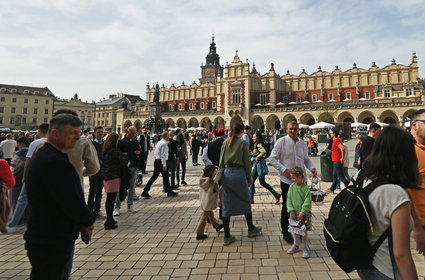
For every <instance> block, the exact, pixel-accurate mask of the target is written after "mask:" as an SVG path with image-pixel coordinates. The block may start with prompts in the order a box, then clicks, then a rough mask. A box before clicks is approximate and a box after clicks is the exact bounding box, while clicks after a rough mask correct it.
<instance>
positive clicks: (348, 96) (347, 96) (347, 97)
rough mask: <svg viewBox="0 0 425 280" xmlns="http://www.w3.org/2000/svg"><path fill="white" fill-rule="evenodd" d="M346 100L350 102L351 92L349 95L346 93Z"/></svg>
mask: <svg viewBox="0 0 425 280" xmlns="http://www.w3.org/2000/svg"><path fill="white" fill-rule="evenodd" d="M345 99H348V100H350V99H351V92H347V93H346V97H345Z"/></svg>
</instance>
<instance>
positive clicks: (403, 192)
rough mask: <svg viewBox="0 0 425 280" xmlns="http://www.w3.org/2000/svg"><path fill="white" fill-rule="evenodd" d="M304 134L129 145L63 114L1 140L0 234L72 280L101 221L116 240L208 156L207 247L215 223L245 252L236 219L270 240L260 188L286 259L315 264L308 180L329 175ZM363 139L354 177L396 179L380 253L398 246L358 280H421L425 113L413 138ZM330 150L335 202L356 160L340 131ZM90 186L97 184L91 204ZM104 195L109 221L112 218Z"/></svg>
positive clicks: (202, 184) (387, 200)
mask: <svg viewBox="0 0 425 280" xmlns="http://www.w3.org/2000/svg"><path fill="white" fill-rule="evenodd" d="M381 131H382V132H381ZM299 133H300V128H299V124H298V123H297V122H296V121H293V122H289V123H288V125H287V127H286V135H285V136H283V137H280V138H279V139H277V140H275V139H273V138H271V139H270V135H269V134H264V133H262V132H261V131H252V130H251V128H250V127H249V126H243V125H242V124H240V123H236V124H235V125H234V127H232V128H231V129H230V130H229V131H227V130H224V129H216V130H214V131H212V132H204V133H198V131H196V130H195V131H194V132H193V133H187V132H185V131H181V130H175V131H174V130H168V129H164V131H163V132H162V134H160V137H159V139H158V137H157V136H156V135H155V136H154V135H152V134H151V133H150V132H149V130H148V128H142V129H141V131H138V130H137V129H136V127H134V126H130V127H128V128H126V130H125V134H124V135H123V136H121V135H118V134H116V133H114V132H113V131H112V130H108V131H106V132H105V130H104V128H103V127H100V126H99V127H96V128H95V129H94V131H93V133H92V134H91V135H85V134H82V135H81V121H80V120H79V118H78V116H77V114H76V113H75V112H73V111H71V110H59V111H57V112H55V114H54V117H53V118H52V120H51V121H50V123H49V124H41V125H40V126H39V129H38V132H37V137H32V136H31V135H30V134H20V135H16V137H14V136H13V135H11V134H7V135H2V136H1V137H2V138H4V139H1V140H0V151H1V152H0V157H1V158H2V159H0V180H1V181H0V183H1V184H0V185H1V189H0V207H1V210H2V211H0V212H1V215H0V231H1V232H2V233H14V232H15V231H16V226H17V225H19V224H22V223H26V225H27V230H26V232H25V235H24V238H25V249H26V250H27V254H28V258H29V260H30V262H31V265H32V271H31V279H68V278H69V275H70V272H71V268H72V259H73V255H74V246H75V240H76V239H77V238H78V237H79V236H81V238H82V240H83V241H84V242H90V239H91V235H92V232H93V224H94V221H95V220H96V219H105V222H104V229H105V230H114V229H116V228H117V227H118V226H119V225H118V221H117V218H116V217H117V216H119V215H120V214H121V213H122V212H121V211H122V210H121V204H122V203H123V202H124V201H126V203H127V210H128V212H130V213H137V212H139V209H137V208H136V207H135V205H134V201H137V200H139V199H149V198H151V197H152V196H151V194H150V190H151V188H152V185H153V184H154V182H155V181H156V180H157V179H158V177H159V175H161V176H162V186H163V192H164V193H165V194H166V195H167V197H175V196H177V195H179V193H178V192H177V190H178V189H179V188H180V187H181V186H183V185H184V186H186V185H187V183H186V182H185V176H186V162H187V161H188V160H189V156H190V155H191V156H192V164H193V165H194V166H198V165H200V163H199V162H198V159H199V158H200V156H201V158H202V161H203V162H204V165H205V168H204V169H203V173H202V174H200V179H199V190H200V206H201V209H202V214H201V216H200V219H199V223H198V226H197V228H196V230H195V232H196V239H197V240H203V239H206V238H208V235H207V234H206V233H205V226H206V223H207V222H209V223H210V224H211V225H212V227H213V228H214V229H215V230H216V231H217V232H219V231H221V230H222V229H224V238H223V244H224V245H225V246H228V245H230V244H232V243H234V242H235V241H236V237H235V236H233V235H232V234H231V226H230V218H231V217H233V216H238V215H244V217H245V220H246V223H247V229H248V230H247V236H248V237H250V238H252V237H256V236H259V235H261V234H262V233H263V231H262V227H261V226H259V225H255V224H254V222H253V220H254V219H253V215H254V214H255V213H253V211H252V204H254V203H255V181H256V179H258V180H259V182H260V185H261V186H263V187H264V188H265V189H267V190H268V191H269V192H270V193H271V194H272V196H273V203H276V204H279V203H281V205H282V207H281V218H280V224H281V231H282V234H283V236H282V237H283V239H284V240H285V241H286V242H288V243H289V244H291V245H292V246H291V247H290V249H289V250H288V251H287V253H288V254H294V253H296V252H298V251H300V250H301V247H302V256H303V257H304V258H309V257H310V252H309V246H308V244H309V242H308V234H307V232H308V231H309V230H311V228H312V227H311V224H312V217H313V215H312V213H311V209H312V198H311V194H310V187H309V186H308V185H307V172H306V170H309V171H310V172H311V174H312V176H313V177H316V176H318V174H317V169H316V167H315V165H314V163H313V161H312V160H311V158H310V156H314V155H316V154H317V153H318V147H317V145H316V144H315V143H314V140H313V139H312V138H311V137H307V143H306V142H304V141H303V140H302V139H301V138H300V134H299ZM36 138H37V139H36ZM265 138H266V139H265ZM356 139H357V141H358V143H357V145H356V147H355V160H354V163H353V166H354V167H356V168H358V169H359V170H360V171H359V173H356V175H354V178H357V177H358V176H359V175H358V174H360V172H362V173H361V174H362V176H364V181H363V185H364V186H367V184H369V183H370V182H372V181H377V180H380V179H385V180H386V183H385V184H382V185H381V186H379V187H378V188H377V190H376V191H374V192H373V193H372V194H371V195H370V196H369V198H368V199H369V203H370V205H371V211H372V219H373V224H374V225H375V229H376V230H375V232H371V233H370V235H369V239H370V242H371V244H373V243H374V242H375V241H376V239H377V238H378V237H379V236H380V234H382V232H384V231H385V230H386V229H387V228H388V227H389V226H391V229H392V230H391V231H392V235H391V241H390V242H388V241H387V242H384V243H383V244H382V245H381V247H380V248H379V249H378V251H377V253H376V257H375V258H374V262H373V267H371V268H370V269H361V270H358V274H359V275H360V277H361V279H375V278H376V277H381V278H379V279H414V277H415V276H416V277H417V274H416V269H415V266H414V262H413V259H412V256H411V253H410V245H409V242H410V234H412V236H413V238H414V240H415V243H416V249H417V250H418V252H419V253H421V254H424V252H425V195H424V193H425V191H424V190H423V188H424V187H425V186H424V184H425V110H419V111H417V112H415V113H414V114H413V115H412V118H411V132H410V133H409V132H406V131H404V130H402V129H400V128H397V127H394V126H390V127H387V128H385V129H382V128H381V127H380V126H379V125H378V124H371V125H370V129H369V134H368V135H367V136H366V137H363V136H362V135H360V134H359V135H356ZM325 149H328V150H329V151H330V153H331V160H332V170H333V173H332V174H333V181H332V185H331V187H330V189H329V190H327V192H329V193H335V190H336V189H337V188H338V187H339V184H340V182H342V183H343V184H344V186H345V187H347V186H348V185H349V184H350V180H351V178H350V176H349V175H348V172H347V169H348V164H349V163H348V154H347V151H348V149H347V147H346V146H345V144H344V140H343V139H342V133H341V132H340V131H336V130H335V131H330V132H329V135H328V142H327V144H326V148H325ZM150 152H153V153H154V162H153V173H152V174H151V176H150V178H149V180H148V181H147V183H146V185H145V186H144V187H143V191H142V193H141V194H140V196H138V195H137V194H136V193H135V187H136V181H137V179H138V177H139V176H147V175H149V174H148V172H147V160H148V155H149V153H150ZM268 165H271V166H273V167H274V168H276V170H277V171H278V176H279V179H280V193H279V192H278V191H276V190H275V189H274V188H273V187H272V186H271V185H270V184H268V183H267V181H266V176H267V174H268V173H269V168H268ZM84 177H89V193H88V197H87V199H85V197H84V189H83V178H84ZM103 192H105V193H106V201H105V202H104V209H105V212H102V211H101V208H102V196H103ZM216 208H219V211H218V212H219V217H218V219H216V218H215V217H214V212H213V211H214V210H215V209H216ZM10 213H13V214H12V215H10ZM28 213H30V214H29V215H28ZM52 228H53V229H54V230H51V229H52ZM390 258H391V259H392V261H391V260H390ZM49 277H51V278H49ZM371 277H372V278H371ZM373 277H375V278H373ZM385 277H387V278H385Z"/></svg>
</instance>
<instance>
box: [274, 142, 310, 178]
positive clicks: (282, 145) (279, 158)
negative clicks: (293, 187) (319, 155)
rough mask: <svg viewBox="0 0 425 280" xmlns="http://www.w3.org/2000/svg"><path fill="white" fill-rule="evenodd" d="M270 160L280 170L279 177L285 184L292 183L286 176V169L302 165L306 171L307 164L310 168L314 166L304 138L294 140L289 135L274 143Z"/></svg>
mask: <svg viewBox="0 0 425 280" xmlns="http://www.w3.org/2000/svg"><path fill="white" fill-rule="evenodd" d="M269 162H270V164H271V165H273V166H274V167H275V168H276V169H277V170H278V171H279V178H280V180H281V181H282V182H284V183H285V184H288V185H290V184H292V183H293V182H292V180H291V179H289V178H288V177H286V176H285V175H284V174H283V172H285V170H286V169H288V170H291V169H292V168H294V167H295V166H298V167H301V168H302V169H303V171H304V176H305V175H306V173H305V168H304V166H306V167H307V168H308V169H309V170H312V169H313V168H315V167H314V164H313V162H312V161H311V159H310V158H309V157H308V148H307V145H306V144H305V143H304V141H303V140H301V139H300V138H297V141H294V140H293V139H292V138H291V137H289V136H288V135H286V136H284V137H281V138H279V139H278V140H277V141H276V144H275V145H274V148H273V150H272V152H271V154H270V157H269Z"/></svg>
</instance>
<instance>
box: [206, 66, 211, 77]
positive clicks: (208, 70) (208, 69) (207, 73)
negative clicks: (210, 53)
mask: <svg viewBox="0 0 425 280" xmlns="http://www.w3.org/2000/svg"><path fill="white" fill-rule="evenodd" d="M210 75H211V68H207V69H205V76H207V77H209V76H210Z"/></svg>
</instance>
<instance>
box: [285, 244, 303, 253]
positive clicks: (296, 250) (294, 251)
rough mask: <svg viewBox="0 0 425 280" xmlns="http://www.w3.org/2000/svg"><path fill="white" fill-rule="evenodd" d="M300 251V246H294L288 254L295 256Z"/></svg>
mask: <svg viewBox="0 0 425 280" xmlns="http://www.w3.org/2000/svg"><path fill="white" fill-rule="evenodd" d="M298 251H300V248H298V245H292V247H291V248H290V249H289V250H288V251H286V252H287V253H288V254H295V253H296V252H298Z"/></svg>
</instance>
